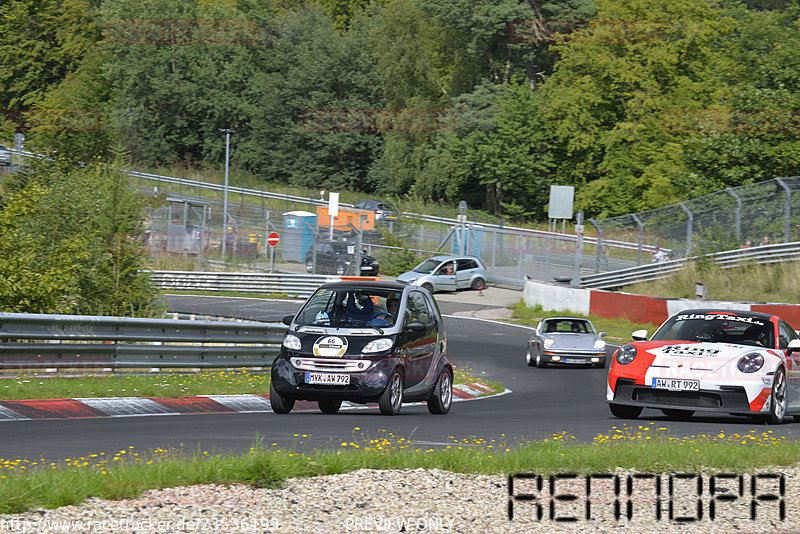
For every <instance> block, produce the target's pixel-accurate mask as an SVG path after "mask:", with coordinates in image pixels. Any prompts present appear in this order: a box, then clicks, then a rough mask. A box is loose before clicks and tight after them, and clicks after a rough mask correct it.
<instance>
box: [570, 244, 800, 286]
mask: <svg viewBox="0 0 800 534" xmlns="http://www.w3.org/2000/svg"><path fill="white" fill-rule="evenodd" d="M701 258H702V259H703V260H705V261H709V262H713V263H715V264H716V265H718V266H720V267H721V268H723V269H730V268H732V267H739V266H741V265H745V264H748V263H755V264H760V265H766V264H772V263H781V262H787V261H798V260H800V242H794V243H782V244H778V245H764V246H760V247H754V248H742V249H737V250H726V251H724V252H717V253H714V254H707V255H705V256H704V257H703V256H692V257H691V258H681V259H677V260H671V261H666V262H663V263H650V264H647V265H640V266H638V267H630V268H628V269H620V270H618V271H608V272H605V273H598V274H590V275H586V276H582V277H581V286H582V287H588V288H594V289H616V288H620V287H623V286H626V285H630V284H635V283H637V282H650V281H652V280H658V279H661V278H667V277H669V276H672V275H673V274H675V273H676V272H678V271H680V270H681V269H683V268H684V267H685V266H686V264H687V263H688V262H690V261H696V260H698V259H701Z"/></svg>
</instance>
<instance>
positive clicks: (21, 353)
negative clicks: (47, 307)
mask: <svg viewBox="0 0 800 534" xmlns="http://www.w3.org/2000/svg"><path fill="white" fill-rule="evenodd" d="M285 333H286V325H283V324H279V323H258V322H252V321H190V320H180V319H139V318H131V317H103V316H88V315H45V314H33V313H0V340H2V341H0V369H20V368H37V369H41V368H56V369H58V368H75V367H84V368H85V367H91V368H111V369H114V368H123V367H139V368H141V367H158V368H161V367H173V368H174V367H192V368H195V367H202V368H205V367H264V366H269V365H270V364H271V363H272V360H273V359H274V358H275V356H276V355H277V354H278V352H279V350H280V344H281V340H282V339H283V336H284V334H285Z"/></svg>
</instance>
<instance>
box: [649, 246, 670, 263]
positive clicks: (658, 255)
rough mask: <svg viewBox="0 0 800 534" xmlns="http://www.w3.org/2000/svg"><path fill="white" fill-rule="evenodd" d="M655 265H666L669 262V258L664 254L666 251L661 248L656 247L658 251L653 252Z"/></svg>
mask: <svg viewBox="0 0 800 534" xmlns="http://www.w3.org/2000/svg"><path fill="white" fill-rule="evenodd" d="M652 254H653V263H664V262H665V261H666V260H667V256H666V255H665V254H664V251H663V250H661V247H659V246H656V249H655V250H654V251H653V253H652Z"/></svg>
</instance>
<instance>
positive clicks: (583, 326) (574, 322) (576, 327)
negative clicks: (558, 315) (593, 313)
mask: <svg viewBox="0 0 800 534" xmlns="http://www.w3.org/2000/svg"><path fill="white" fill-rule="evenodd" d="M542 329H543V330H544V332H545V333H549V332H555V333H564V334H569V333H571V334H594V328H592V325H591V324H589V321H583V320H580V319H550V320H548V321H545V323H544V327H543V328H542Z"/></svg>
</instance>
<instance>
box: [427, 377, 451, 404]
mask: <svg viewBox="0 0 800 534" xmlns="http://www.w3.org/2000/svg"><path fill="white" fill-rule="evenodd" d="M452 405H453V377H452V376H451V375H450V371H449V370H448V369H447V368H444V369H442V372H441V373H439V378H438V379H437V380H436V385H435V386H434V387H433V393H431V398H430V399H428V411H429V412H431V413H435V414H446V413H447V412H449V411H450V406H452Z"/></svg>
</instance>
